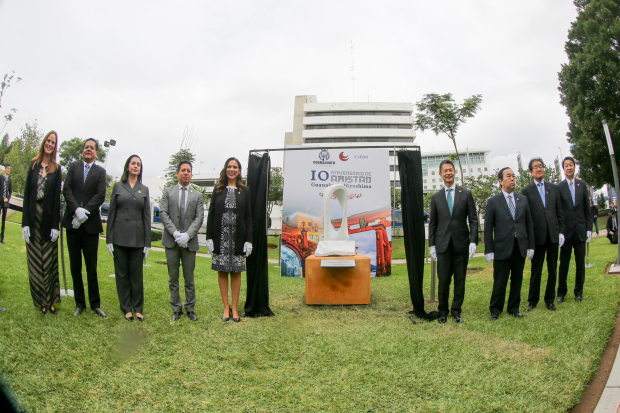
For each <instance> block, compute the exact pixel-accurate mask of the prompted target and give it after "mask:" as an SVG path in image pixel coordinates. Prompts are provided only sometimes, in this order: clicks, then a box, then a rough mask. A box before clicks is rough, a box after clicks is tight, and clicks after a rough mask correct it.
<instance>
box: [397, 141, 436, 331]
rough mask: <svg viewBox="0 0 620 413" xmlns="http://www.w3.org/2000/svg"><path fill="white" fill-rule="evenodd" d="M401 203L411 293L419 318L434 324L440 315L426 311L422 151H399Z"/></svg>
mask: <svg viewBox="0 0 620 413" xmlns="http://www.w3.org/2000/svg"><path fill="white" fill-rule="evenodd" d="M398 171H399V175H400V190H401V192H400V199H401V209H402V216H403V232H404V240H405V256H406V258H407V274H408V276H409V293H410V295H411V303H412V304H413V311H412V312H410V314H411V313H412V314H414V315H416V316H417V317H420V318H424V319H427V320H432V319H434V318H437V316H438V313H437V312H436V311H433V312H431V313H427V312H426V310H425V309H424V287H423V282H424V247H425V243H426V240H425V236H424V192H423V191H422V188H423V186H422V155H421V153H420V151H407V150H401V151H398Z"/></svg>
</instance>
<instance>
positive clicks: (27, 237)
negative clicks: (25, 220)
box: [22, 227, 30, 244]
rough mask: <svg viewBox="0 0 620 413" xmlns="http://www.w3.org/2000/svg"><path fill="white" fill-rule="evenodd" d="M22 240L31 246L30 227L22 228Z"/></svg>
mask: <svg viewBox="0 0 620 413" xmlns="http://www.w3.org/2000/svg"><path fill="white" fill-rule="evenodd" d="M22 238H23V239H24V241H26V244H30V227H23V228H22Z"/></svg>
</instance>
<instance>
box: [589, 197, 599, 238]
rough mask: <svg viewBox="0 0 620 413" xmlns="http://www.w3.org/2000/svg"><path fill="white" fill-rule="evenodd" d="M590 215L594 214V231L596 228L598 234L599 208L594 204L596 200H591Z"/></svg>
mask: <svg viewBox="0 0 620 413" xmlns="http://www.w3.org/2000/svg"><path fill="white" fill-rule="evenodd" d="M590 215H592V232H594V228H596V236H598V235H599V233H598V208H597V207H596V205H594V200H590Z"/></svg>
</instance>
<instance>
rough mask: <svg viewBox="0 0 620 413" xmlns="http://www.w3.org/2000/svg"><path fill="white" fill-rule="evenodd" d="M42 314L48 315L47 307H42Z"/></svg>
mask: <svg viewBox="0 0 620 413" xmlns="http://www.w3.org/2000/svg"><path fill="white" fill-rule="evenodd" d="M41 314H43V315H47V311H46V309H45V307H41Z"/></svg>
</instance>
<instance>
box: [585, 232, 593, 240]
mask: <svg viewBox="0 0 620 413" xmlns="http://www.w3.org/2000/svg"><path fill="white" fill-rule="evenodd" d="M591 240H592V231H588V239H587V240H586V242H590V241H591Z"/></svg>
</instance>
